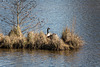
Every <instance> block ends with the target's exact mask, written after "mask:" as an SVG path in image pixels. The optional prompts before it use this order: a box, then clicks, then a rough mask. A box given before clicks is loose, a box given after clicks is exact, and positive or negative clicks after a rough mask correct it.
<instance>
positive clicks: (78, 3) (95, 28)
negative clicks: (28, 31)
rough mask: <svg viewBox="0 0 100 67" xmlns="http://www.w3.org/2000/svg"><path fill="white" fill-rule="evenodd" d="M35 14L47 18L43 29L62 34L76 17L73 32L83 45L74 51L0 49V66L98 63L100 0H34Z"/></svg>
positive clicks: (88, 65) (91, 65)
mask: <svg viewBox="0 0 100 67" xmlns="http://www.w3.org/2000/svg"><path fill="white" fill-rule="evenodd" d="M37 4H38V5H37V8H36V9H35V11H38V15H37V16H39V17H41V18H44V19H45V21H48V23H46V25H45V26H44V27H43V28H42V30H43V31H44V32H45V33H46V28H47V27H50V28H51V29H50V32H52V33H56V34H58V35H59V37H60V36H61V32H62V31H63V28H65V27H66V26H68V27H69V28H71V25H72V23H73V17H74V18H76V25H75V33H77V34H78V35H80V36H81V37H82V38H83V39H84V40H85V45H84V46H83V47H82V48H80V49H79V50H74V51H46V50H17V49H15V50H13V49H12V50H7V49H0V66H1V67H2V66H3V67H100V0H37Z"/></svg>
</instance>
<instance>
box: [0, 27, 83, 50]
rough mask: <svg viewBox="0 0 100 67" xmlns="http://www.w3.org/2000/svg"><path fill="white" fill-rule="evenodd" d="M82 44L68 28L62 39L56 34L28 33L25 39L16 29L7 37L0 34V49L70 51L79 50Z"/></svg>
mask: <svg viewBox="0 0 100 67" xmlns="http://www.w3.org/2000/svg"><path fill="white" fill-rule="evenodd" d="M82 44H83V41H82V39H81V38H80V37H79V36H78V35H76V34H74V33H72V32H71V31H70V29H68V28H66V29H65V30H64V31H63V33H62V38H59V37H58V35H57V34H52V35H50V36H47V35H46V34H44V33H43V32H40V33H34V32H28V34H27V37H24V36H23V34H22V33H21V30H17V29H16V28H15V29H13V30H11V32H10V33H9V35H7V36H3V34H0V48H14V49H20V48H27V49H43V50H70V49H76V48H79V47H80V46H82Z"/></svg>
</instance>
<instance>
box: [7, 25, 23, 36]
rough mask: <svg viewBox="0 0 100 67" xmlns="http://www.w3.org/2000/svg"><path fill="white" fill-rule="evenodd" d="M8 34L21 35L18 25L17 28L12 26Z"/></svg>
mask: <svg viewBox="0 0 100 67" xmlns="http://www.w3.org/2000/svg"><path fill="white" fill-rule="evenodd" d="M8 36H13V37H22V36H23V34H22V32H21V29H20V27H19V26H18V27H17V28H13V29H12V30H11V31H10V32H9V34H8Z"/></svg>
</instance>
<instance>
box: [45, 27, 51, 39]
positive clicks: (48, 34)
mask: <svg viewBox="0 0 100 67" xmlns="http://www.w3.org/2000/svg"><path fill="white" fill-rule="evenodd" d="M49 30H50V28H49V27H48V28H47V34H46V36H47V37H49V36H50V35H52V33H49Z"/></svg>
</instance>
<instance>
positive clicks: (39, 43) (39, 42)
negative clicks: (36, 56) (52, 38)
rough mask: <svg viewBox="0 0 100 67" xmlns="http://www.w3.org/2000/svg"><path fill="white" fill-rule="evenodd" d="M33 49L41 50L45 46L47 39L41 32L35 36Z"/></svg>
mask: <svg viewBox="0 0 100 67" xmlns="http://www.w3.org/2000/svg"><path fill="white" fill-rule="evenodd" d="M35 38H36V39H35V47H36V48H37V49H43V48H44V47H43V46H44V45H46V44H47V38H46V36H45V34H44V33H43V32H40V33H39V34H36V35H35Z"/></svg>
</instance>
